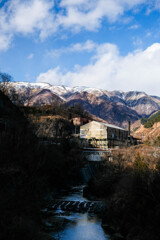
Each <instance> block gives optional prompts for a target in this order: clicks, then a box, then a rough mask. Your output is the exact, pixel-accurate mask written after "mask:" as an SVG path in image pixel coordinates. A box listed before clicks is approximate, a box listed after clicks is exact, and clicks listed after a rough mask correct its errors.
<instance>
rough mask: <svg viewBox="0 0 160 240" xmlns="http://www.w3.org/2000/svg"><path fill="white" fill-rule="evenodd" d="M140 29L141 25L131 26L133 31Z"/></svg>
mask: <svg viewBox="0 0 160 240" xmlns="http://www.w3.org/2000/svg"><path fill="white" fill-rule="evenodd" d="M139 27H140V25H138V24H134V25H132V26H130V27H129V29H131V30H136V29H138V28H139Z"/></svg>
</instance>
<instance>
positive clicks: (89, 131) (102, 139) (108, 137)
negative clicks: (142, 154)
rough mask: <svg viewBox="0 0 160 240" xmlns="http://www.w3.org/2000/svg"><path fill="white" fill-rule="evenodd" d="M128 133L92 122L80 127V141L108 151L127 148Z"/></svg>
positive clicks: (110, 125) (108, 125)
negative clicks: (120, 147) (117, 147)
mask: <svg viewBox="0 0 160 240" xmlns="http://www.w3.org/2000/svg"><path fill="white" fill-rule="evenodd" d="M129 135H130V131H128V130H126V129H123V128H120V127H118V126H115V125H112V124H107V123H103V122H96V121H92V122H89V123H87V124H85V125H83V126H81V127H80V139H81V140H82V142H83V143H86V142H88V143H89V144H91V145H92V146H95V147H100V148H104V149H108V148H110V147H115V146H127V145H128V139H129V137H130V136H129Z"/></svg>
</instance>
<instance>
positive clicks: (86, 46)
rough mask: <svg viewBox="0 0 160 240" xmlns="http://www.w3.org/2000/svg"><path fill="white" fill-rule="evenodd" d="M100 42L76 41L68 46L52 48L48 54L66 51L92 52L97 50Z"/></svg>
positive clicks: (58, 53) (53, 54)
mask: <svg viewBox="0 0 160 240" xmlns="http://www.w3.org/2000/svg"><path fill="white" fill-rule="evenodd" d="M97 46H98V44H96V43H94V42H93V41H91V40H87V41H86V42H84V43H75V44H71V45H70V46H69V47H66V48H60V49H55V50H51V51H49V52H48V53H47V55H48V56H59V55H61V54H64V53H73V52H79V53H80V52H84V51H86V52H91V51H94V50H96V48H97Z"/></svg>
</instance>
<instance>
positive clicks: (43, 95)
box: [25, 89, 64, 106]
mask: <svg viewBox="0 0 160 240" xmlns="http://www.w3.org/2000/svg"><path fill="white" fill-rule="evenodd" d="M53 102H59V103H62V102H64V100H63V99H62V98H61V97H60V96H58V95H56V94H54V93H52V92H51V91H50V90H48V89H43V90H41V91H40V92H38V93H36V94H34V95H33V96H32V97H31V98H29V101H27V103H28V105H29V106H40V105H43V104H47V105H51V104H52V103H53ZM27 103H25V105H27Z"/></svg>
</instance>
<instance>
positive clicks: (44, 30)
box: [0, 0, 56, 49]
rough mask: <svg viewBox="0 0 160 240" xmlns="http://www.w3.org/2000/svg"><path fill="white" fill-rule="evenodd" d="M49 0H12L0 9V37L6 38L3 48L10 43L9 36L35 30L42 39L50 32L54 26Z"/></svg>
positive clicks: (29, 32)
mask: <svg viewBox="0 0 160 240" xmlns="http://www.w3.org/2000/svg"><path fill="white" fill-rule="evenodd" d="M53 5H54V4H53V1H51V0H28V1H21V0H12V1H8V2H6V3H5V5H4V6H3V7H2V8H1V9H0V38H1V39H2V38H5V39H6V44H5V49H7V48H8V47H9V45H10V39H11V36H14V35H16V34H23V35H28V34H33V33H35V32H37V33H38V34H39V36H40V38H41V39H42V40H43V39H44V38H45V37H47V36H48V35H50V34H52V33H53V32H54V31H55V30H56V27H55V25H54V24H53V22H54V13H52V12H51V9H52V8H53Z"/></svg>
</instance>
